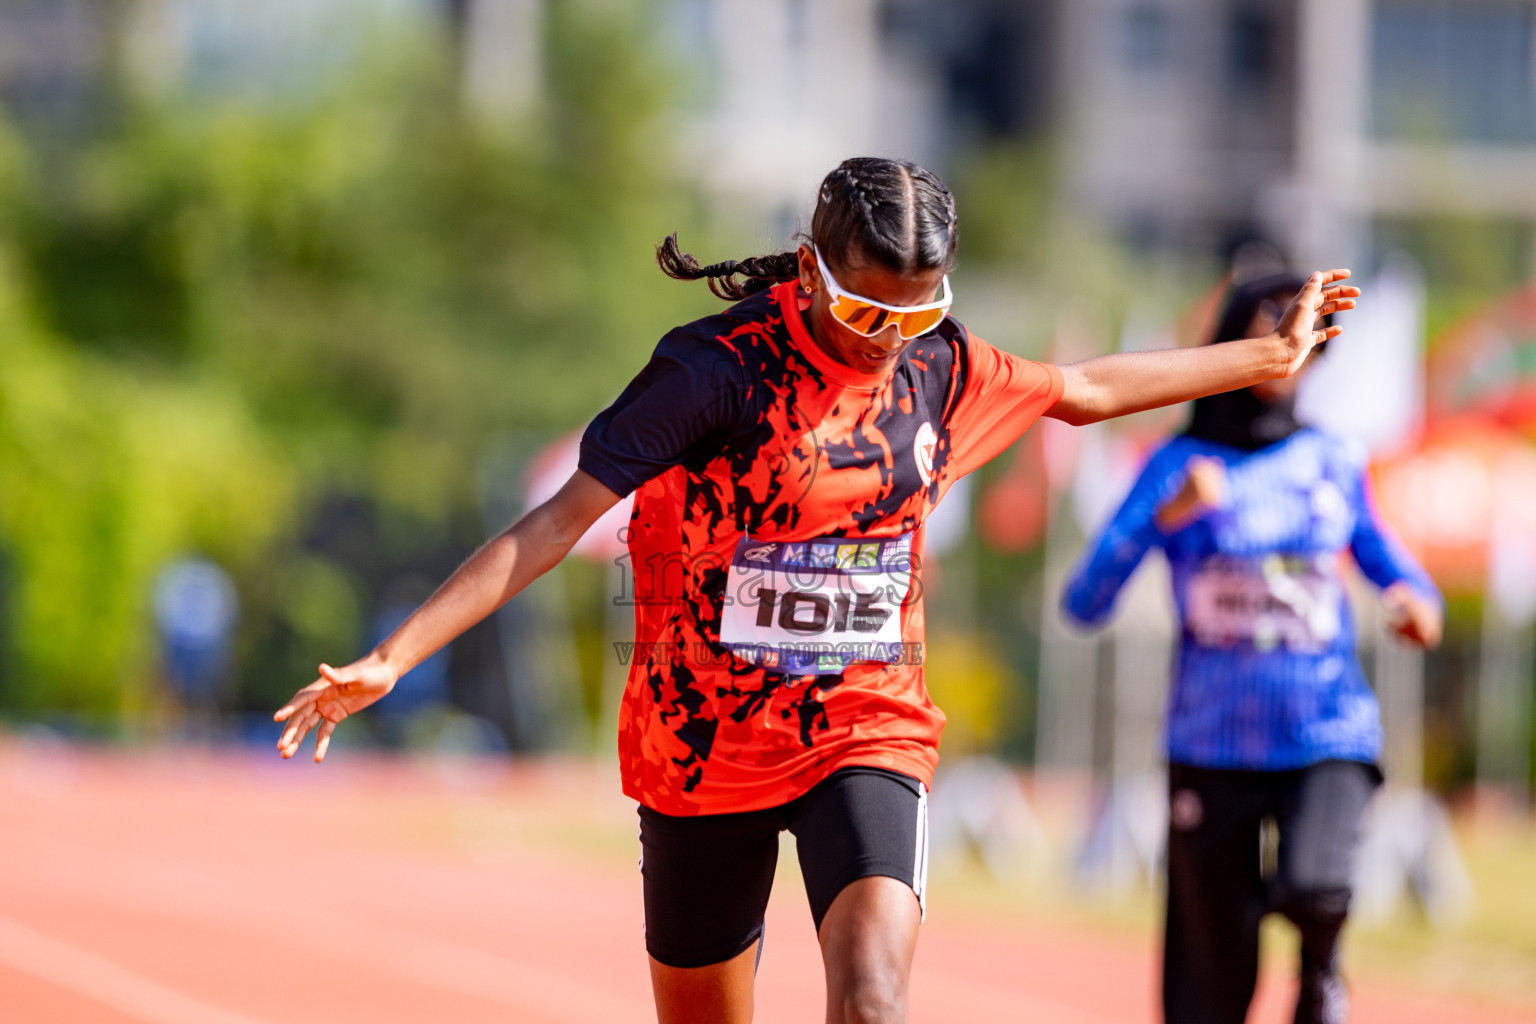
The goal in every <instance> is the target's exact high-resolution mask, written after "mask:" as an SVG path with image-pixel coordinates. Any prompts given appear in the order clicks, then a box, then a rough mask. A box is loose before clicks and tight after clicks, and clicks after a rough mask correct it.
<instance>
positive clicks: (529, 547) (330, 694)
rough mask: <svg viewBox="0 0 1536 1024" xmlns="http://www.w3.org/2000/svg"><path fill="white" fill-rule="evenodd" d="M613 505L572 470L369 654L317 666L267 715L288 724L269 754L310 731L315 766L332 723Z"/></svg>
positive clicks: (294, 747) (517, 586)
mask: <svg viewBox="0 0 1536 1024" xmlns="http://www.w3.org/2000/svg"><path fill="white" fill-rule="evenodd" d="M618 500H619V496H618V495H617V494H615V493H613V491H611V490H609V489H608V488H607V487H606V486H604V485H603V484H602V483H600V482H599V481H598V480H597V479H595V478H594V477H592V476H591V475H590V474H588V473H585V472H583V471H581V470H577V471H576V472H575V473H574V474H572V476H571V479H570V480H569V481H567V482H566V484H565V486H564V487H562V488H560V490H559V491H558V492H557V493H556V494H555V496H554V497H552V498H550V499H549V500H548V501H546V502H544V504H542V505H540V506H539V507H538V508H536V509H534V510H533V511H531V512H529V513H528V514H527V515H525V516H523V517H522V518H521V519H519V520H518V521H517V522H516V523H514V524H513V525H511V526H509V527H508V528H507V529H505V530H503V531H502V532H501V533H499V534H497V535H496V536H495V537H493V538H492V539H491V540H489V541H487V542H486V543H485V545H484V546H483V547H481V548H480V550H479V551H476V552H475V553H474V554H473V555H471V556H470V558H469V560H468V561H467V562H465V563H464V564H463V565H461V566H459V568H458V571H457V572H455V573H454V574H453V575H452V576H450V577H448V581H447V582H446V583H444V584H443V585H442V586H441V587H438V588H437V592H436V593H434V594H433V595H432V596H431V597H429V598H428V599H427V602H426V603H425V604H423V605H422V606H421V607H420V608H418V609H416V611H415V612H413V613H412V614H411V617H410V618H408V619H406V620H405V621H404V622H403V623H401V624H400V627H399V628H398V629H396V630H395V631H394V632H393V633H391V634H390V635H389V636H388V637H387V638H386V639H385V640H384V641H383V642H382V643H380V644H379V646H378V647H375V648H374V649H373V651H372V652H371V653H370V654H368V655H366V656H365V657H362V658H359V659H358V660H357V661H354V662H352V663H351V664H350V665H343V666H341V667H340V668H332V667H331V666H329V665H321V666H320V678H319V679H317V680H315V681H314V682H313V683H310V684H309V685H308V686H306V687H304V688H303V689H302V690H300V691H299V692H298V693H296V694H294V695H293V699H292V700H290V701H289V702H288V703H287V704H284V705H283V706H282V707H281V708H279V709H278V711H277V714H275V715H273V716H272V717H273V718H274V719H276V720H277V721H279V722H287V723H288V727H287V728H286V729H284V730H283V734H282V737H281V738H280V739H279V740H278V741H277V749H278V750H279V751H280V752H281V753H282V755H283V756H284V757H292V756H293V755H294V754H295V753H297V752H298V749H299V745H300V744H301V743H303V742H304V737H305V736H306V735H307V734H308V733H309V731H310V730H311V729H315V730H316V732H315V760H316V761H319V760H322V759H323V758H324V757H325V750H326V747H327V746H329V745H330V742H331V733H332V732H333V731H334V730H335V728H336V724H337V723H338V722H340V721H341V720H342V719H343V718H346V717H347V716H348V715H351V714H354V713H356V712H358V711H361V710H362V709H363V708H365V707H367V706H368V705H370V704H372V703H374V702H375V701H377V700H378V699H379V698H381V697H383V696H385V695H386V694H388V693H389V691H390V690H392V689H394V687H395V682H396V681H397V680H398V679H399V678H400V677H401V676H403V675H405V673H407V672H409V671H410V670H411V669H413V668H415V667H416V666H417V665H419V664H420V663H421V662H423V661H425V660H426V659H427V657H428V656H430V655H431V654H432V652H434V651H436V650H437V649H438V648H439V647H442V646H444V645H445V644H447V643H448V642H449V641H450V640H453V639H454V638H455V637H457V636H458V635H459V634H460V633H462V632H464V631H465V630H466V629H468V628H469V627H470V626H473V625H474V624H475V623H477V622H479V621H480V620H481V619H483V618H485V617H486V616H487V615H489V614H491V612H493V611H495V610H496V609H497V608H500V607H501V606H502V605H503V604H505V603H506V602H507V601H509V600H510V599H511V598H512V597H513V595H515V594H516V593H517V592H518V591H520V590H522V589H523V588H524V587H526V586H527V585H528V584H530V583H532V582H533V581H534V580H535V579H537V578H538V577H540V576H542V575H543V574H544V573H546V572H548V571H549V570H550V569H553V568H554V567H555V566H556V565H557V564H558V563H559V561H560V560H561V559H562V558H564V557H565V555H566V552H568V551H570V550H571V545H573V544H575V543H576V542H577V541H578V540H580V539H581V535H582V534H584V533H586V532H587V527H589V526H591V525H592V524H593V523H595V522H597V518H598V517H599V516H601V515H602V514H603V513H604V512H606V511H608V510H609V509H610V508H612V507H613V506H614V504H615V503H617V502H618Z"/></svg>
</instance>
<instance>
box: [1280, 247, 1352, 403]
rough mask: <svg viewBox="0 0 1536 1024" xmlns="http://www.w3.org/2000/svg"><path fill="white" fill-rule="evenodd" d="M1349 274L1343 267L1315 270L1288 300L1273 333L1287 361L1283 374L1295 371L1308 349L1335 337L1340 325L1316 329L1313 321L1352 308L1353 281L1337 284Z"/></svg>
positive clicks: (1310, 349) (1302, 362) (1305, 356)
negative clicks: (1280, 341) (1277, 336)
mask: <svg viewBox="0 0 1536 1024" xmlns="http://www.w3.org/2000/svg"><path fill="white" fill-rule="evenodd" d="M1348 277H1349V271H1347V270H1318V271H1314V272H1313V273H1312V275H1311V276H1310V277H1308V278H1307V283H1306V284H1305V285H1303V286H1302V288H1301V291H1299V292H1297V293H1296V297H1295V298H1294V299H1292V300H1291V304H1290V305H1289V306H1287V307H1286V309H1285V313H1284V314H1283V315H1282V316H1281V317H1280V323H1279V324H1278V325H1277V326H1276V327H1275V333H1276V334H1278V335H1279V336H1280V338H1281V340H1282V341H1284V342H1285V345H1286V349H1287V351H1288V353H1289V356H1290V361H1289V362H1288V363H1287V364H1286V371H1285V376H1287V377H1289V376H1291V375H1292V374H1295V373H1296V372H1297V371H1299V370H1300V369H1301V367H1302V364H1304V363H1305V362H1306V361H1307V356H1309V355H1311V353H1312V350H1313V349H1314V348H1316V347H1317V346H1318V345H1321V344H1322V343H1323V342H1325V341H1327V340H1328V339H1329V338H1335V337H1338V335H1339V334H1340V333H1342V332H1343V330H1344V328H1342V327H1340V326H1339V325H1338V324H1334V325H1333V326H1331V327H1326V328H1321V329H1319V328H1318V326H1317V321H1318V319H1319V318H1321V317H1325V316H1328V315H1329V314H1332V313H1338V312H1342V311H1343V310H1346V309H1354V308H1355V299H1357V298H1359V297H1360V289H1359V288H1356V287H1355V286H1354V285H1347V284H1339V282H1340V281H1343V280H1345V279H1346V278H1348Z"/></svg>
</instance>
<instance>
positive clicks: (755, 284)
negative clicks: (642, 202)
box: [656, 231, 800, 301]
mask: <svg viewBox="0 0 1536 1024" xmlns="http://www.w3.org/2000/svg"><path fill="white" fill-rule="evenodd" d="M656 265H657V266H659V267H661V272H662V273H663V274H666V275H667V276H668V277H675V278H677V279H678V280H679V281H697V280H698V279H699V278H701V277H706V278H708V279H709V290H710V291H712V292H714V293H715V294H716V295H718V296H719V297H720V298H722V299H730V300H732V301H736V300H740V299H744V298H746V297H747V296H748V295H756V294H757V293H758V292H760V291H763V290H764V289H765V288H771V287H772V286H773V285H776V284H778V283H779V282H780V281H793V280H794V279H795V278H797V277H799V276H800V263H799V260H798V259H797V258H796V256H795V254H794V253H792V252H778V253H774V254H773V255H771V256H753V257H751V258H749V259H744V260H725V261H724V262H722V263H711V264H710V265H709V266H707V267H703V266H700V265H699V261H698V260H696V259H694V257H693V254H692V253H686V252H684V251H683V250H682V249H680V248H678V245H677V232H675V231H674V232H673V233H672V234H670V235H668V236H667V237H666V238H665V239H664V240H663V241H662V243H661V244H660V245H658V246H657V247H656ZM738 277H740V278H744V280H740V281H738V280H737V278H738Z"/></svg>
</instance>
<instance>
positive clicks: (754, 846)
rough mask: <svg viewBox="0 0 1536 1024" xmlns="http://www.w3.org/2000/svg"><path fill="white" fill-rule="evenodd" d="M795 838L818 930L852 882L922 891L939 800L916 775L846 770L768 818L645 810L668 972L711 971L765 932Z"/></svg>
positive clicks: (657, 923)
mask: <svg viewBox="0 0 1536 1024" xmlns="http://www.w3.org/2000/svg"><path fill="white" fill-rule="evenodd" d="M784 829H788V830H789V831H790V832H792V833H793V834H794V836H795V841H796V846H797V849H798V852H799V857H800V872H801V874H803V875H804V876H805V892H806V896H807V897H809V899H810V903H811V917H812V919H813V920H814V921H815V922H816V927H817V929H818V930H819V929H820V928H821V921H822V918H824V917H825V916H826V914H827V910H828V908H829V907H831V906H832V901H833V900H834V899H836V898H837V894H838V893H840V892H842V891H843V888H844V887H845V886H847V885H848V884H849V883H850V882H854V881H857V880H858V879H860V878H868V877H870V876H874V875H885V876H888V877H890V878H895V879H897V880H899V881H901V882H904V883H906V884H907V885H909V886H911V887H912V891H913V893H914V894H915V895H916V896H917V899H918V903H919V904H920V905H921V903H922V900H923V887H924V884H925V880H926V877H927V873H928V794H927V791H926V790H925V789H924V788H923V784H922V783H920V782H918V781H917V780H916V779H914V778H912V777H911V776H909V775H903V774H901V773H900V772H894V771H889V770H887V769H885V768H862V767H854V768H842V769H839V770H838V771H836V772H833V773H832V774H831V775H830V776H828V777H827V778H826V779H824V780H822V781H821V782H820V783H818V784H817V785H816V786H815V787H813V788H812V789H811V790H810V792H808V793H806V794H805V795H804V796H801V797H798V798H796V799H795V800H792V801H790V802H789V803H787V804H784V805H783V806H781V807H771V808H768V809H767V810H761V811H746V812H743V813H740V814H706V815H698V816H694V817H674V816H672V815H669V814H661V813H659V812H657V811H653V810H651V809H650V808H649V807H644V806H642V807H641V808H640V870H641V873H642V874H643V875H644V879H645V948H646V951H647V952H649V953H650V954H651V956H653V957H655V958H656V959H657V960H659V961H660V962H661V963H663V964H666V965H667V966H669V967H704V966H707V965H709V964H717V963H721V962H723V961H726V960H730V959H731V958H733V957H735V956H737V955H739V954H741V953H743V952H745V951H746V950H747V949H749V948H751V946H753V945H754V944H755V943H757V942H758V941H759V940H760V939H761V938H762V936H763V912H764V910H765V909H766V908H767V906H768V891H769V890H770V889H771V888H772V887H773V872H774V868H775V867H776V866H777V864H778V859H779V833H780V832H781V831H783V830H784Z"/></svg>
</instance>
